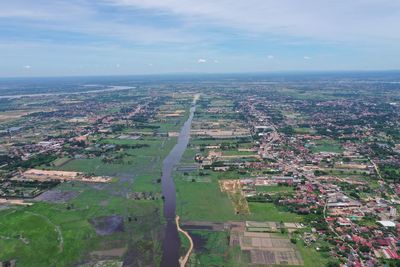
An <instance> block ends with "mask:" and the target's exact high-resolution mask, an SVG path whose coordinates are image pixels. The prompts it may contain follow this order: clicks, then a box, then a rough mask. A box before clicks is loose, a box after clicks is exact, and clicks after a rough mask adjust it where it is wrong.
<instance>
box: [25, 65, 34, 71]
mask: <svg viewBox="0 0 400 267" xmlns="http://www.w3.org/2000/svg"><path fill="white" fill-rule="evenodd" d="M23 68H24V69H26V70H30V69H31V68H32V67H31V65H25V66H23Z"/></svg>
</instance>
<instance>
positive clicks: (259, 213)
mask: <svg viewBox="0 0 400 267" xmlns="http://www.w3.org/2000/svg"><path fill="white" fill-rule="evenodd" d="M249 208H250V212H251V215H249V216H248V219H251V220H256V221H275V222H280V221H284V222H301V221H302V219H303V216H301V215H297V214H295V213H291V212H285V211H280V210H279V209H278V208H277V207H276V206H275V205H274V204H273V203H255V202H250V203H249Z"/></svg>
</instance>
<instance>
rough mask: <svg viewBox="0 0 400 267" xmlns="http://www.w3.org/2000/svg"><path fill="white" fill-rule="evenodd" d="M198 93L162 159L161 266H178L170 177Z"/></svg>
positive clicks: (184, 144) (184, 142) (182, 149)
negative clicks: (176, 139)
mask: <svg viewBox="0 0 400 267" xmlns="http://www.w3.org/2000/svg"><path fill="white" fill-rule="evenodd" d="M198 97H199V96H198V95H196V96H195V98H194V100H193V104H192V106H191V108H190V115H189V118H188V119H187V120H186V122H185V124H184V125H183V127H182V129H181V132H180V134H179V137H178V142H177V144H176V145H175V146H174V148H173V149H172V150H171V152H170V153H169V154H168V156H167V157H166V158H165V159H164V161H163V167H162V177H161V184H162V193H163V196H164V217H165V219H166V221H167V225H166V227H165V236H164V242H163V255H162V259H161V266H162V267H175V266H179V248H180V240H179V235H178V230H177V228H176V224H175V216H176V190H175V183H174V179H173V177H172V172H173V169H174V167H175V166H176V165H177V164H178V163H179V162H180V160H181V158H182V155H183V153H184V152H185V150H186V147H187V145H188V143H189V138H190V127H191V125H192V120H193V116H194V112H195V110H196V106H195V105H196V100H197V99H198Z"/></svg>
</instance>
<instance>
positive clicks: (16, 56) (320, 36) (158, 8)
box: [0, 0, 400, 77]
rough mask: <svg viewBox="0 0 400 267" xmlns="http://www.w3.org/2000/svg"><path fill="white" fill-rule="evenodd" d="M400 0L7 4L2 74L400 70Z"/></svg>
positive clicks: (24, 0)
mask: <svg viewBox="0 0 400 267" xmlns="http://www.w3.org/2000/svg"><path fill="white" fill-rule="evenodd" d="M399 25H400V1H398V0H351V1H350V0H279V1H277V0H35V1H32V0H13V1H1V2H0V76H2V77H9V76H58V75H106V74H111V75H119V74H155V73H186V72H189V73H190V72H204V73H208V72H209V73H217V72H270V71H274V72H275V71H309V70H310V71H314V70H323V71H324V70H393V69H400V60H398V59H399V58H400V27H399Z"/></svg>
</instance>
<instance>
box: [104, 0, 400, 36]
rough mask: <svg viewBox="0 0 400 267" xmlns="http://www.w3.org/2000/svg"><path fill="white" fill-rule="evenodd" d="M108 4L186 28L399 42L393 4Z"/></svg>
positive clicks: (398, 9) (398, 12) (226, 0)
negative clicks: (181, 21)
mask: <svg viewBox="0 0 400 267" xmlns="http://www.w3.org/2000/svg"><path fill="white" fill-rule="evenodd" d="M107 1H108V2H110V3H113V4H115V5H121V6H128V7H129V6H130V7H133V8H135V9H137V8H142V9H147V10H153V11H155V12H158V13H160V12H163V14H165V13H166V14H170V15H171V16H176V17H179V18H180V19H184V20H185V21H186V22H187V24H189V25H213V26H216V25H218V26H223V27H230V28H233V29H236V30H238V29H239V30H243V31H247V32H252V33H255V32H258V33H265V32H267V33H271V34H274V35H291V36H294V37H306V38H317V39H321V40H330V41H332V40H333V41H343V40H344V41H345V40H349V39H352V40H360V39H361V38H367V39H369V40H373V39H375V38H376V37H380V38H387V39H390V40H395V39H397V40H398V39H399V38H400V37H399V36H400V27H394V25H400V1H398V0H352V1H348V0H337V1H321V0H304V1H298V0H279V1H276V0H235V1H231V0H202V1H198V0H163V1H160V0H146V1H143V0H107ZM338 18H340V19H338Z"/></svg>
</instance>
